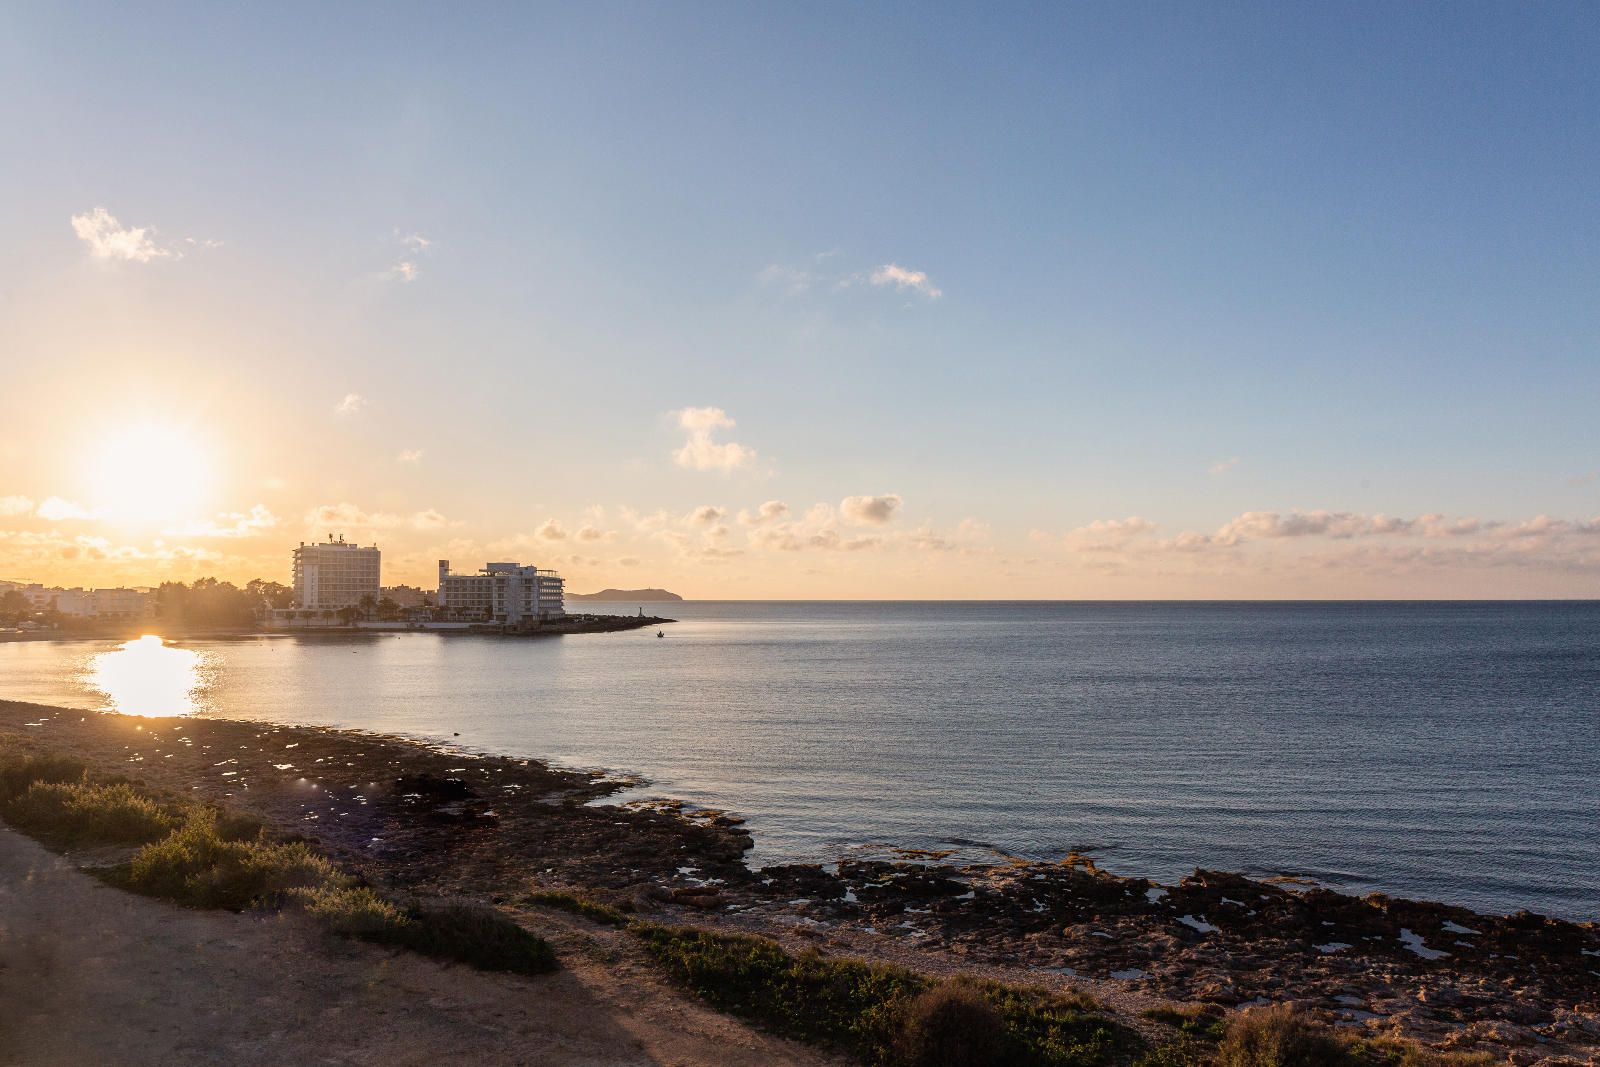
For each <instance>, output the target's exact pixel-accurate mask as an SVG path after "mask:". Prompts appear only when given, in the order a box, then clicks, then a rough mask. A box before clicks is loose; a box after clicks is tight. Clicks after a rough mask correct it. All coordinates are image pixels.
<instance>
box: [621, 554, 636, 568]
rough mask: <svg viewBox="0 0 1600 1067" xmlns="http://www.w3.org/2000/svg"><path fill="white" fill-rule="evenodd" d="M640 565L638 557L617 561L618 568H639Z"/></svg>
mask: <svg viewBox="0 0 1600 1067" xmlns="http://www.w3.org/2000/svg"><path fill="white" fill-rule="evenodd" d="M638 565H639V557H638V556H623V557H622V558H621V559H619V560H617V566H619V567H637V566H638Z"/></svg>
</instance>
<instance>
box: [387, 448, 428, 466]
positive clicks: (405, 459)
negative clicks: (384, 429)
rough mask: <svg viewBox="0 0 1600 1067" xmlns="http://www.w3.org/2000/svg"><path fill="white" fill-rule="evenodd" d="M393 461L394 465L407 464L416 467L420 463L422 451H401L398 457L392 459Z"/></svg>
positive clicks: (409, 449) (408, 449)
mask: <svg viewBox="0 0 1600 1067" xmlns="http://www.w3.org/2000/svg"><path fill="white" fill-rule="evenodd" d="M394 461H395V462H396V463H408V464H410V465H412V466H416V465H417V464H418V463H421V462H422V449H420V448H407V449H403V450H402V451H401V452H400V454H399V455H397V456H395V457H394Z"/></svg>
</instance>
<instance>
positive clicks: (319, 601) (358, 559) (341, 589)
mask: <svg viewBox="0 0 1600 1067" xmlns="http://www.w3.org/2000/svg"><path fill="white" fill-rule="evenodd" d="M381 567H382V555H381V553H380V552H379V551H378V546H377V545H367V546H361V545H355V544H351V543H349V542H347V541H346V540H345V539H344V538H343V537H342V536H341V537H339V538H338V539H337V540H335V539H334V537H333V535H331V534H330V535H329V536H328V539H327V540H326V541H320V542H316V543H313V544H306V543H305V542H304V541H302V542H300V547H299V548H297V549H295V550H294V603H295V607H297V608H300V609H302V610H306V611H328V610H335V611H336V610H338V609H339V608H348V607H355V606H356V605H358V604H360V603H361V598H362V597H366V596H370V597H371V598H372V599H373V600H374V601H376V600H377V599H378V598H379V597H380V596H381V595H382V594H381V592H380V591H379V582H378V578H379V571H380V569H381Z"/></svg>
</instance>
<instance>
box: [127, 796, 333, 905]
mask: <svg viewBox="0 0 1600 1067" xmlns="http://www.w3.org/2000/svg"><path fill="white" fill-rule="evenodd" d="M238 828H239V827H238V826H233V827H229V825H228V824H227V823H225V822H221V821H219V819H218V817H217V813H216V812H214V811H210V810H201V811H197V812H194V813H193V814H191V815H190V817H189V819H188V820H187V821H186V822H185V823H184V824H183V826H182V827H180V828H179V829H177V830H174V831H173V832H172V833H171V834H169V835H168V836H167V837H165V838H163V839H162V840H160V841H157V842H155V843H154V844H150V845H146V846H145V847H144V848H142V849H140V850H139V852H138V854H137V855H135V856H134V857H133V863H132V865H131V866H130V868H129V871H128V878H127V881H128V887H129V888H131V889H135V890H137V891H139V892H141V893H149V894H150V895H152V896H158V897H165V898H166V899H168V900H174V901H177V902H178V903H180V904H187V905H189V906H191V907H197V908H228V909H230V910H233V911H242V910H243V909H245V908H247V907H249V906H250V905H251V904H253V903H257V902H266V901H270V900H271V899H272V898H274V897H276V896H278V895H280V894H284V893H287V892H288V891H289V890H294V889H308V888H321V887H334V888H337V887H344V886H348V885H350V879H349V878H347V877H346V876H345V875H343V874H340V873H339V870H338V868H336V867H334V865H333V864H331V863H329V862H328V861H327V860H326V859H324V858H322V857H321V856H318V855H317V854H316V853H314V852H312V851H311V850H310V849H309V848H307V847H306V846H305V845H304V844H303V843H301V842H298V841H293V842H287V843H281V844H279V843H274V842H272V841H269V840H267V839H266V837H265V836H262V835H258V836H256V837H254V838H249V839H244V840H239V839H230V837H229V836H227V835H226V831H228V830H229V829H233V830H237V829H238Z"/></svg>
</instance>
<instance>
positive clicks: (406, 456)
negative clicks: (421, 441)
mask: <svg viewBox="0 0 1600 1067" xmlns="http://www.w3.org/2000/svg"><path fill="white" fill-rule="evenodd" d="M351 395H352V396H353V395H355V394H353V393H352V394H351ZM394 461H395V462H396V463H409V464H412V465H413V466H415V465H416V464H418V463H421V462H422V449H420V448H407V449H403V450H402V451H401V452H400V454H399V455H398V456H395V457H394Z"/></svg>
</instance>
